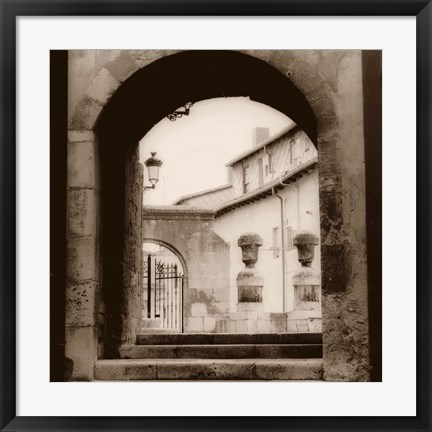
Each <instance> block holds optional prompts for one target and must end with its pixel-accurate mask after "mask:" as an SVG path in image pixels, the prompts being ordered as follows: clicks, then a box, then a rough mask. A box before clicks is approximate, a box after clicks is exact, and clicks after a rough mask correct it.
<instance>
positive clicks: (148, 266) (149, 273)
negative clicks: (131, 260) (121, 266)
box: [144, 255, 183, 332]
mask: <svg viewBox="0 0 432 432" xmlns="http://www.w3.org/2000/svg"><path fill="white" fill-rule="evenodd" d="M145 287H147V299H146V300H147V301H146V303H147V305H146V306H147V317H148V318H152V319H157V320H159V321H160V328H163V329H168V330H175V331H178V332H182V331H183V275H182V274H181V272H180V271H179V269H178V266H177V264H173V263H166V262H163V261H162V260H157V259H156V258H155V257H154V256H153V255H148V256H147V260H146V262H144V289H145Z"/></svg>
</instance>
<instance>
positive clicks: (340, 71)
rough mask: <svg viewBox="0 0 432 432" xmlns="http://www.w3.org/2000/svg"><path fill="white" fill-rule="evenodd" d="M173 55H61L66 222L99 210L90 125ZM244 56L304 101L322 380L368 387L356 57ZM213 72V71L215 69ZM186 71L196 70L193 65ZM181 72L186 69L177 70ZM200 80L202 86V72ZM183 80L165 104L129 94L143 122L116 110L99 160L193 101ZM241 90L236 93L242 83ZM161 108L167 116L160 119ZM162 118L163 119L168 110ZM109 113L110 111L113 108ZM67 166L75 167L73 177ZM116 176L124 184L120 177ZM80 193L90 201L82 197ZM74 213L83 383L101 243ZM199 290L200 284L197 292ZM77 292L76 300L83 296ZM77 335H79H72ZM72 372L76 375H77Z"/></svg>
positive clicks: (76, 322) (91, 220) (72, 258)
mask: <svg viewBox="0 0 432 432" xmlns="http://www.w3.org/2000/svg"><path fill="white" fill-rule="evenodd" d="M174 53H175V52H174V51H152V50H144V51H136V50H135V51H134V50H131V51H121V50H106V51H96V50H86V51H70V52H69V83H70V92H69V95H70V100H69V106H68V127H69V137H70V138H69V149H68V160H69V162H68V163H70V164H71V165H70V166H69V168H68V171H69V172H68V214H69V215H71V214H73V212H75V210H74V208H75V207H76V205H78V207H79V204H78V202H79V200H87V199H88V200H89V202H90V201H91V200H93V201H94V202H95V203H96V202H97V196H98V193H97V192H98V190H97V186H96V185H95V183H94V182H97V178H98V174H97V173H98V171H97V169H96V166H95V163H96V162H97V154H96V153H95V151H96V147H95V142H94V138H93V132H92V131H93V130H94V128H95V127H96V126H97V125H96V122H97V121H98V119H99V120H100V117H101V113H102V114H103V113H104V112H107V110H106V109H105V108H106V107H107V105H109V103H110V99H112V95H113V94H116V93H117V90H118V89H119V88H120V87H121V86H123V88H125V87H126V86H127V85H131V86H133V85H135V83H137V82H139V80H138V79H134V80H128V78H131V77H136V75H134V73H135V72H137V71H138V70H140V69H141V68H144V69H145V66H148V65H154V64H155V63H156V61H157V60H160V59H164V61H166V60H167V58H168V56H171V54H174ZM244 54H247V56H250V57H251V58H252V59H260V60H263V61H264V62H266V63H267V65H269V66H271V67H272V68H274V69H276V70H277V71H279V72H280V73H281V74H282V75H283V76H285V77H287V79H289V80H290V81H291V82H292V83H293V84H294V85H295V86H296V87H297V88H298V89H299V90H300V92H301V93H302V94H303V96H304V97H305V98H306V100H307V102H308V104H309V105H310V107H311V109H312V111H313V114H314V116H315V118H316V127H317V141H316V143H317V147H318V152H319V161H320V163H319V188H320V212H321V236H320V237H321V265H322V307H323V342H324V379H327V380H348V381H365V380H368V379H369V364H370V360H369V345H368V344H369V342H368V336H369V326H368V313H367V302H368V287H367V266H366V243H365V238H366V220H365V203H366V199H365V169H364V134H363V127H364V126H363V88H362V68H363V65H362V53H361V51H355V50H347V51H343V50H332V51H308V50H301V51H282V50H259V51H245V52H244ZM223 55H225V54H223ZM227 55H228V54H227ZM171 57H174V56H171ZM233 60H235V59H234V58H233ZM216 66H217V64H216ZM216 66H215V65H214V64H213V68H214V67H216ZM256 66H257V67H258V65H256ZM194 67H196V68H199V67H200V64H196V65H195V66H194ZM254 67H255V64H254V65H252V66H251V69H250V70H249V71H245V75H244V76H245V77H248V76H252V75H253V72H254V69H253V68H254ZM168 69H169V71H168V72H167V73H169V74H172V65H171V66H170V67H169V68H168ZM228 69H229V66H228ZM180 70H184V69H181V68H180ZM141 71H142V69H141ZM209 71H210V69H206V70H205V72H203V73H209ZM198 73H201V72H199V71H198ZM160 76H161V74H160V71H158V73H157V74H155V75H154V77H155V79H156V78H157V77H159V79H160ZM200 76H201V77H202V73H201V75H200ZM231 76H232V74H230V73H225V74H224V75H220V76H219V78H220V80H219V81H218V82H217V83H213V82H212V81H211V80H206V87H205V89H204V90H205V91H203V92H202V93H196V97H201V98H204V99H205V98H209V97H216V96H217V95H218V94H219V93H218V91H219V92H220V91H223V90H224V84H225V81H226V82H227V83H228V87H229V84H230V82H229V80H230V79H231ZM191 79H192V78H191V74H190V71H188V70H185V74H184V76H182V81H181V82H182V86H181V87H179V86H178V84H177V82H176V83H175V85H176V86H177V87H175V88H173V89H172V91H169V92H166V98H163V101H161V100H160V99H161V98H160V95H159V96H158V97H159V99H154V100H149V92H147V93H146V98H145V101H144V100H143V99H142V98H141V96H139V95H140V94H141V93H139V92H136V91H135V92H134V91H130V94H131V95H134V94H135V95H137V96H136V97H137V98H138V97H139V98H141V99H140V101H139V103H138V102H137V104H136V105H133V106H134V108H133V110H134V109H136V107H137V106H139V107H145V109H147V110H148V112H147V113H148V115H147V117H145V118H144V116H143V115H142V114H141V113H135V114H134V113H133V112H126V110H127V109H132V108H131V107H132V105H131V104H130V103H129V104H128V105H122V106H121V107H119V108H118V109H119V111H118V112H120V113H121V112H122V111H123V114H124V115H123V116H120V117H121V122H123V123H124V124H123V123H122V125H121V126H119V127H122V128H123V129H122V130H121V131H119V132H118V134H119V135H118V136H115V137H112V142H111V143H110V147H109V148H110V150H109V151H108V150H106V143H105V142H104V143H103V144H102V147H103V149H104V151H106V155H105V159H104V161H106V162H104V163H109V161H113V160H115V158H116V155H117V153H110V152H111V151H114V150H111V149H116V150H115V151H119V152H120V153H121V152H123V151H124V150H119V149H120V148H121V145H120V144H119V142H118V140H120V141H121V139H122V134H124V133H125V132H127V130H128V128H129V129H130V128H131V127H132V126H133V125H134V124H138V123H139V124H141V125H142V124H143V122H144V123H145V124H146V127H147V128H148V129H149V128H150V127H151V125H153V124H155V123H156V122H157V121H158V120H160V118H161V117H163V116H164V115H166V112H171V111H172V109H175V108H176V107H178V106H181V105H182V103H183V102H184V103H186V102H188V101H189V100H190V99H187V98H188V96H190V94H189V93H188V94H185V95H184V96H183V95H182V94H181V92H182V91H184V92H186V91H187V92H190V91H192V93H193V91H194V89H195V88H196V82H190V83H189V82H188V80H191ZM239 82H240V84H241V81H239ZM167 84H169V83H168V82H167V81H164V82H163V85H164V86H166V85H167ZM186 84H187V85H188V86H187V85H186ZM237 84H238V82H237ZM267 84H268V85H270V84H271V83H266V82H260V86H263V85H267ZM144 85H147V88H148V89H149V88H151V86H152V83H151V82H145V83H144ZM173 85H174V84H173ZM212 86H215V87H214V88H213V87H212ZM216 86H217V87H218V88H216ZM260 88H261V87H260ZM188 89H192V90H188ZM251 89H252V93H254V94H251V97H252V99H254V97H255V99H254V100H257V101H259V102H262V103H268V104H269V105H271V106H273V107H274V108H275V109H279V110H280V111H282V112H286V113H287V115H289V112H290V111H289V110H292V113H293V115H295V114H296V109H297V107H296V106H288V105H289V104H288V105H287V104H286V99H284V98H283V95H282V96H280V95H279V99H278V96H277V94H276V93H277V92H276V93H275V94H274V96H275V100H277V103H276V104H272V103H271V101H270V99H269V100H268V101H267V99H266V98H267V97H268V98H271V95H270V94H269V93H268V92H264V93H263V92H261V93H260V91H259V89H257V91H256V92H255V91H254V88H251ZM165 90H166V89H165ZM229 90H230V92H231V93H229V94H230V95H233V96H235V95H236V94H235V87H232V86H231V87H229ZM279 93H280V92H279ZM128 94H129V93H128ZM377 97H379V95H377ZM182 98H183V99H182ZM171 99H172V100H171ZM284 101H285V102H284ZM283 103H285V105H283ZM285 108H286V109H287V110H286V111H285ZM164 109H165V114H163V110H164ZM170 109H171V111H168V110H170ZM108 111H109V110H108ZM110 112H113V108H112V107H111V111H110ZM135 119H136V120H135ZM131 122H135V123H133V124H132V123H131ZM108 123H109V122H108ZM147 125H148V126H147ZM309 126H310V125H309ZM115 127H117V125H115ZM148 129H147V130H148ZM306 129H307V128H304V130H306ZM309 130H311V131H312V132H311V135H309V136H310V137H311V139H312V140H314V139H315V137H313V136H312V135H313V128H309ZM99 132H102V131H99ZM111 132H112V131H106V134H107V135H106V136H110V135H109V134H111V136H112V133H111ZM144 133H145V131H144ZM141 136H142V135H141ZM117 138H118V140H117ZM132 138H134V139H135V138H138V139H139V138H140V137H132ZM75 144H76V145H75ZM86 144H87V145H86ZM129 144H130V142H127V145H129ZM89 152H90V153H89ZM101 152H102V150H101ZM89 154H90V156H89ZM92 158H93V159H92ZM74 160H76V161H80V164H79V165H75V168H74V164H75V163H76V162H73V161H74ZM81 162H82V163H81ZM118 163H124V160H123V156H120V157H119V158H118ZM113 164H114V162H113ZM113 166H114V165H113ZM81 170H83V171H82V173H81ZM118 173H119V175H124V173H123V171H122V170H120V169H119V171H118ZM77 177H81V178H80V180H79V182H78V184H77V183H74V182H75V181H76V180H77ZM87 180H91V182H90V183H91V184H89V185H86V182H87ZM115 181H117V179H116V180H115ZM74 188H82V189H83V191H81V192H79V191H78V189H74ZM84 189H86V190H88V191H89V192H88V193H87V192H84ZM120 198H121V197H120ZM116 202H117V205H118V202H122V200H121V199H120V201H114V203H116ZM122 205H123V203H122ZM95 206H97V204H95ZM110 211H111V210H106V212H107V213H104V214H109V212H110ZM80 214H81V216H79V217H78V218H74V220H73V221H72V220H71V218H70V217H69V221H70V222H69V225H70V226H69V228H68V270H67V272H68V273H67V278H68V282H67V289H66V290H67V294H66V297H67V310H66V315H67V317H66V336H67V337H66V356H67V357H68V358H69V359H70V361H71V362H72V363H73V366H72V371H73V372H72V379H91V377H92V372H91V370H92V367H93V363H92V359H93V358H94V357H96V346H97V342H96V343H94V341H95V340H96V341H97V324H96V318H95V316H94V314H95V312H94V310H95V308H94V307H93V306H92V305H93V304H96V303H97V302H98V286H99V260H98V256H99V252H98V250H99V234H98V230H97V229H93V228H92V229H90V231H88V230H87V228H86V227H89V226H97V219H98V215H99V213H98V211H96V212H95V213H94V215H90V214H89V215H88V217H87V216H84V214H83V213H80ZM116 217H117V216H116ZM122 222H123V221H122ZM106 229H110V228H109V227H107V228H106ZM116 241H117V240H116ZM116 247H117V246H116ZM116 253H117V252H116ZM115 259H117V257H115ZM116 262H117V261H115V260H113V261H112V262H111V261H110V266H114V265H115V263H116ZM105 270H106V269H105ZM105 270H104V271H105ZM116 271H117V270H116ZM111 279H112V278H111ZM115 283H117V282H115ZM198 287H199V284H198V285H197V290H198ZM79 292H82V293H83V295H82V296H81V295H80V294H79ZM196 296H197V300H198V299H200V297H199V296H198V291H197V294H196ZM80 297H82V298H84V299H86V300H87V301H84V304H85V305H86V306H85V307H84V310H83V311H79V310H78V309H79V308H80V307H81V306H79V303H80V302H82V301H81V299H80ZM196 302H197V303H199V301H196ZM85 311H87V312H85ZM78 333H79V334H82V335H84V336H83V337H81V336H78ZM78 341H81V342H82V343H83V344H84V345H80V343H81V342H78ZM82 346H86V347H87V349H86V350H82V349H81V348H82ZM79 369H81V370H82V371H83V372H82V373H81V372H80V373H78V372H76V371H78V370H79ZM74 371H75V372H74Z"/></svg>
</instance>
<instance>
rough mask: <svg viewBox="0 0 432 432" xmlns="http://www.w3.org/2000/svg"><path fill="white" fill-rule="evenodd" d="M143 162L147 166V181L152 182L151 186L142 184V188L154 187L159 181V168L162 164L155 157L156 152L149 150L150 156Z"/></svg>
mask: <svg viewBox="0 0 432 432" xmlns="http://www.w3.org/2000/svg"><path fill="white" fill-rule="evenodd" d="M144 163H145V165H146V167H147V172H148V178H149V181H150V183H151V184H152V185H151V186H145V185H144V190H148V189H154V188H155V187H156V183H157V182H158V181H159V168H160V167H161V166H162V161H161V160H160V159H158V158H157V157H156V152H151V157H149V158H148V159H147V160H146V161H145V162H144Z"/></svg>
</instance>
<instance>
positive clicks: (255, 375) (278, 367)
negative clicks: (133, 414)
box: [95, 359, 322, 381]
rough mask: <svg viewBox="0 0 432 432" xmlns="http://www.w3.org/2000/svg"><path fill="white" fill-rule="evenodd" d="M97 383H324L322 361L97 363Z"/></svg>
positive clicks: (188, 360) (240, 360)
mask: <svg viewBox="0 0 432 432" xmlns="http://www.w3.org/2000/svg"><path fill="white" fill-rule="evenodd" d="M95 379H96V380H110V381H114V380H122V381H125V380H126V381H129V380H321V379H322V360H321V359H236V360H227V359H224V360H220V359H212V360H211V359H204V360H203V359H199V360H195V359H158V360H156V359H154V360H98V361H97V362H96V364H95Z"/></svg>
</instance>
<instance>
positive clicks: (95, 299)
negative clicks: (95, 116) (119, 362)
mask: <svg viewBox="0 0 432 432" xmlns="http://www.w3.org/2000/svg"><path fill="white" fill-rule="evenodd" d="M99 238H100V237H99V153H98V145H97V142H96V140H95V136H94V134H93V132H91V131H71V132H69V134H68V175H67V241H68V247H67V267H66V268H67V270H66V277H67V280H66V311H65V312H66V315H65V316H66V319H65V326H66V334H65V336H66V346H65V356H66V365H65V366H66V378H67V379H70V380H89V379H92V378H93V363H94V362H95V361H96V359H97V350H98V312H99V300H100V290H99V280H100V277H99V276H100V268H99V263H100V254H99Z"/></svg>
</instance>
